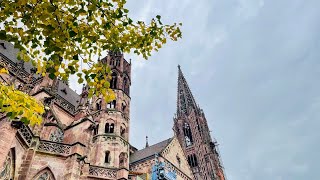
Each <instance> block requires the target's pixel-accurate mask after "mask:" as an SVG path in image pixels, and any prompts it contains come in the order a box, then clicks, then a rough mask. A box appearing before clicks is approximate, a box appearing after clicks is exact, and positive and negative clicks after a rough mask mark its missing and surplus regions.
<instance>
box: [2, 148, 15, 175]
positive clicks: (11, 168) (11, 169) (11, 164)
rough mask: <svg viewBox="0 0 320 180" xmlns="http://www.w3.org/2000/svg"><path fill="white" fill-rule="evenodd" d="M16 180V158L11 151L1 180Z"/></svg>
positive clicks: (5, 162) (3, 168)
mask: <svg viewBox="0 0 320 180" xmlns="http://www.w3.org/2000/svg"><path fill="white" fill-rule="evenodd" d="M13 178H14V157H13V151H12V150H10V151H9V153H8V155H7V157H6V160H5V161H4V164H3V167H2V168H1V169H0V179H3V180H11V179H13Z"/></svg>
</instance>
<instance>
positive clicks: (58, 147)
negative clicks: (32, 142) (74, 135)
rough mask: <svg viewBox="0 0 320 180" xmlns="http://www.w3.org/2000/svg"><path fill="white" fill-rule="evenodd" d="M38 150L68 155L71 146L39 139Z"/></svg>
mask: <svg viewBox="0 0 320 180" xmlns="http://www.w3.org/2000/svg"><path fill="white" fill-rule="evenodd" d="M38 150H39V151H44V152H50V153H57V154H64V155H69V154H70V152H71V146H69V145H66V144H61V143H54V142H48V141H40V144H39V146H38Z"/></svg>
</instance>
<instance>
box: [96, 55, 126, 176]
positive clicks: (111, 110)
mask: <svg viewBox="0 0 320 180" xmlns="http://www.w3.org/2000/svg"><path fill="white" fill-rule="evenodd" d="M101 62H102V63H106V64H108V65H109V66H110V68H111V71H112V74H111V76H112V79H111V81H110V88H111V89H113V91H114V93H115V95H116V98H115V99H114V100H112V101H111V102H105V101H104V100H103V98H102V97H101V96H98V97H93V98H92V114H93V116H94V121H95V123H96V129H95V131H94V134H93V140H92V142H93V143H92V148H93V149H94V150H92V151H91V152H92V153H91V155H90V158H91V159H92V161H91V162H94V164H93V165H96V166H103V167H107V168H117V169H118V170H119V172H120V173H118V176H120V177H118V179H119V178H125V179H126V178H127V175H126V174H127V173H128V172H127V171H128V169H129V158H128V157H129V150H130V145H129V143H128V142H129V135H128V134H129V127H130V126H129V114H130V111H129V109H130V96H129V93H130V85H131V76H130V75H131V64H130V63H128V62H127V61H126V60H125V59H124V57H123V54H122V53H116V52H109V54H108V56H107V57H105V58H103V59H101Z"/></svg>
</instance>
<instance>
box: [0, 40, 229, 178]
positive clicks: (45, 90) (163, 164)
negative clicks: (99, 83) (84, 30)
mask: <svg viewBox="0 0 320 180" xmlns="http://www.w3.org/2000/svg"><path fill="white" fill-rule="evenodd" d="M17 53H18V50H17V49H15V48H14V46H13V45H12V44H10V43H8V42H5V41H1V40H0V68H2V67H5V68H6V69H8V71H9V74H0V83H4V84H9V83H13V84H14V85H15V87H16V88H17V89H19V90H21V91H24V92H25V93H27V94H29V95H31V96H33V97H34V98H36V99H37V100H38V101H40V102H42V103H43V104H44V105H45V107H46V112H45V114H44V115H43V122H42V123H41V125H36V126H29V125H25V124H23V123H22V122H21V121H19V120H17V121H11V120H8V119H7V117H6V115H5V114H0V180H15V179H17V180H76V179H81V180H89V179H108V180H115V179H117V180H128V179H132V180H140V179H144V180H149V179H152V180H155V179H172V180H174V179H177V180H192V179H196V180H209V179H211V180H225V175H224V171H223V167H222V163H221V160H220V156H219V153H218V150H217V146H216V142H215V141H214V140H212V139H211V136H210V132H209V128H208V125H207V120H206V118H205V116H204V113H203V111H202V109H200V108H199V107H198V106H197V104H196V102H195V100H194V98H193V96H192V94H191V91H190V89H189V87H188V85H187V82H186V80H185V78H184V76H183V74H182V72H181V69H180V67H179V71H178V74H179V75H178V99H177V114H176V115H175V118H174V128H173V129H174V133H175V135H174V137H172V138H169V139H167V140H164V141H162V142H159V143H157V144H154V145H151V146H149V144H148V143H147V144H146V147H145V148H144V149H141V150H138V149H136V148H135V147H134V146H132V145H131V144H130V140H129V133H130V100H131V98H130V86H131V62H128V61H127V60H125V59H124V56H123V54H122V53H116V52H109V54H108V55H107V56H106V57H105V58H103V59H101V60H100V61H101V62H102V63H106V64H108V65H109V66H110V67H111V69H112V80H111V82H110V87H111V88H112V89H113V90H114V92H115V94H116V99H115V100H113V101H112V102H105V101H104V100H103V99H102V97H100V96H94V97H93V98H90V99H89V98H88V87H87V86H83V88H82V92H80V95H79V94H78V93H76V92H75V91H74V90H72V89H71V88H70V87H69V84H68V82H64V81H62V80H60V79H58V78H56V79H54V80H51V79H50V78H48V77H42V76H39V75H36V74H35V73H34V68H33V66H32V65H31V63H27V62H22V61H19V60H18V59H17ZM157 168H162V169H163V172H161V173H163V174H161V173H160V171H158V170H157Z"/></svg>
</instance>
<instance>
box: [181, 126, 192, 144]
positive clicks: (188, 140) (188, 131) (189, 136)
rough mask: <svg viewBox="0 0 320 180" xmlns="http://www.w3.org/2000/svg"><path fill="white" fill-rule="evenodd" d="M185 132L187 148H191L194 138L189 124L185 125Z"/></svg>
mask: <svg viewBox="0 0 320 180" xmlns="http://www.w3.org/2000/svg"><path fill="white" fill-rule="evenodd" d="M183 132H184V137H185V142H186V146H187V147H188V146H191V145H192V144H193V138H192V133H191V129H190V126H189V124H188V123H184V127H183Z"/></svg>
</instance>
